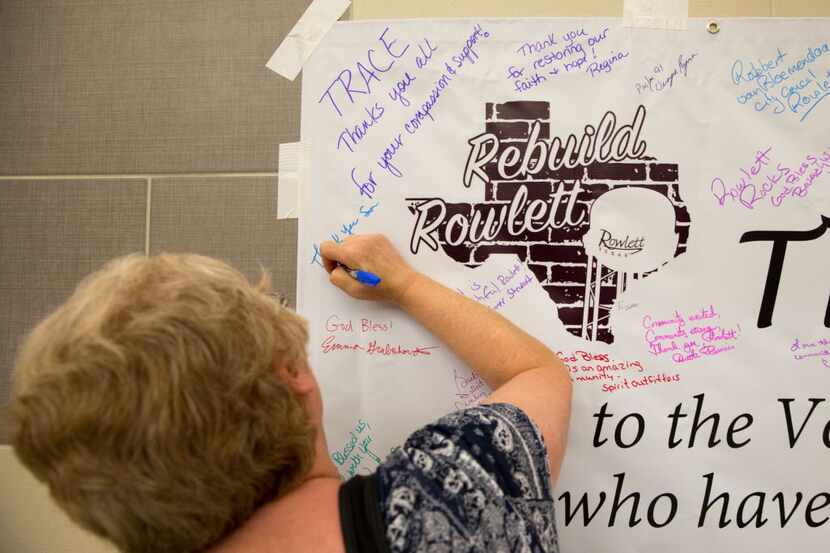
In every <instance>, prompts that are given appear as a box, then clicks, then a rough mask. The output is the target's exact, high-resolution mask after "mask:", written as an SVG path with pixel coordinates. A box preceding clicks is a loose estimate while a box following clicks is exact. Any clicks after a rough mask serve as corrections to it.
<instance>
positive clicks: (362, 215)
mask: <svg viewBox="0 0 830 553" xmlns="http://www.w3.org/2000/svg"><path fill="white" fill-rule="evenodd" d="M378 207H380V202H375V203H373V204H367V205H361V206H360V207H359V208H358V210H357V212H356V213H355V215H354V218H352V219H349V220H348V221H346V222H344V223H343V224H342V225H340V227H338V228H337V229H336V230H334V231H333V232H332V233H331V234H329V240H331V241H332V242H336V243H338V244H341V243H342V242H343V240H345V239H346V238H347V237H349V236H351V235H353V234H354V233H355V231H356V230H357V228H358V226H359V225H360V222H361V221H363V220H364V219H367V218H369V217H371V216H372V214H373V213H374V212H375V210H376V209H378ZM311 248H312V252H311V264H312V265H317V266H319V267H321V268H322V267H323V260H322V258H321V257H320V244H319V243H316V242H315V243H314V244H312V245H311Z"/></svg>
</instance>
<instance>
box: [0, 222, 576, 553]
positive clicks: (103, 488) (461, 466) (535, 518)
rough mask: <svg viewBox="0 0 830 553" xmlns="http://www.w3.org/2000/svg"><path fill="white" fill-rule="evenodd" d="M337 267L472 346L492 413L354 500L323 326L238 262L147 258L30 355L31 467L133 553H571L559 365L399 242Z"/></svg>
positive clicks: (342, 249)
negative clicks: (327, 415)
mask: <svg viewBox="0 0 830 553" xmlns="http://www.w3.org/2000/svg"><path fill="white" fill-rule="evenodd" d="M321 253H322V255H323V257H324V258H325V266H326V269H327V270H328V271H329V273H330V280H331V282H332V283H333V284H334V285H335V286H338V287H339V288H341V289H342V290H343V291H345V292H346V293H347V294H349V295H350V296H352V297H354V298H358V299H369V300H378V301H387V302H391V303H394V304H396V305H398V306H399V307H400V308H401V309H403V310H404V311H405V312H406V313H408V314H409V315H410V316H412V317H413V318H415V319H416V320H418V321H420V322H421V323H422V324H423V325H424V326H425V327H426V328H427V329H429V330H430V331H431V332H432V333H433V334H435V336H437V337H438V338H440V339H442V340H443V341H444V342H445V343H446V344H447V345H448V346H449V347H450V348H452V349H453V351H455V352H456V353H457V354H458V355H459V357H460V358H461V359H463V360H464V361H465V362H467V363H468V364H469V365H470V366H471V367H472V368H473V369H474V370H475V371H476V372H477V373H478V374H479V376H480V377H481V378H482V379H483V380H484V381H485V382H486V383H487V384H488V385H489V386H490V388H491V389H492V390H493V392H492V394H491V395H490V396H489V397H488V398H487V399H486V400H485V402H484V405H482V406H478V407H474V408H471V409H466V410H462V411H458V412H456V413H452V414H450V415H448V416H446V417H444V418H442V419H440V420H439V421H437V422H436V423H434V424H432V425H428V426H427V427H425V428H422V429H420V430H418V431H416V432H415V433H414V434H412V435H411V436H410V437H409V439H408V440H407V441H406V443H405V444H404V446H403V447H402V448H400V449H397V450H396V451H394V452H393V453H392V454H391V455H390V456H389V457H388V458H387V460H386V461H385V462H384V463H383V464H382V465H381V466H380V467H379V468H378V470H377V472H376V473H375V474H373V475H372V476H370V477H356V478H354V479H352V480H350V481H349V482H347V483H345V484H344V483H342V482H341V480H340V477H339V474H338V472H337V470H336V468H335V466H334V464H333V463H332V461H331V459H330V458H329V455H328V447H327V445H326V440H325V435H324V429H323V426H322V420H323V417H322V414H323V405H322V401H321V397H320V391H319V387H318V386H317V382H316V380H315V378H314V375H313V372H312V370H311V368H310V367H309V366H308V364H307V362H306V355H305V342H306V340H307V333H306V330H305V325H304V322H303V321H302V320H301V319H300V318H299V317H298V316H297V315H295V314H294V313H293V312H291V311H290V310H287V309H285V308H282V307H280V306H279V305H278V304H276V302H274V301H273V300H271V299H270V297H269V296H268V295H267V293H265V292H267V290H266V289H265V287H264V286H265V285H261V286H260V287H259V288H254V287H252V286H250V285H249V284H248V283H247V281H246V280H245V279H244V277H242V276H241V275H240V274H239V273H237V272H236V271H234V270H233V269H231V268H230V267H228V266H227V265H224V264H222V263H220V262H218V261H215V260H211V259H208V258H204V257H199V256H171V255H162V256H159V257H155V258H144V257H139V256H131V257H127V258H123V259H120V260H116V261H114V262H112V263H110V264H109V265H107V266H106V267H105V268H104V269H102V270H101V271H99V272H98V273H96V274H93V275H91V276H90V277H88V278H87V279H86V280H85V281H84V282H82V283H81V285H80V286H79V288H78V290H76V291H75V293H74V294H73V295H72V297H71V298H70V299H69V300H68V301H67V302H66V303H65V304H64V305H62V306H61V307H60V308H59V309H58V310H57V311H55V312H54V313H53V314H52V315H50V316H49V317H48V318H47V319H46V320H45V321H43V322H42V323H41V324H40V325H39V326H38V327H37V328H36V329H35V330H34V331H33V333H32V334H31V335H30V336H29V337H28V339H27V341H26V343H25V344H24V347H23V348H22V350H21V353H20V356H19V359H18V364H17V367H16V377H15V391H14V397H13V401H12V406H11V411H10V413H11V416H10V420H11V423H12V443H13V446H14V448H15V451H16V452H17V454H18V456H19V457H20V459H21V460H22V461H23V463H24V464H25V465H26V466H28V467H29V469H30V470H31V471H32V472H33V473H34V474H35V475H36V476H37V477H38V478H39V479H41V480H43V481H44V482H46V483H47V484H48V485H49V488H50V490H51V493H52V495H53V497H54V498H55V499H56V501H57V502H58V504H60V505H61V506H62V507H63V508H64V509H65V510H66V511H67V513H68V514H69V515H70V516H71V517H72V518H73V519H74V520H75V521H77V522H78V523H79V524H81V525H82V526H84V527H86V528H88V529H90V530H92V531H94V532H96V533H97V534H99V535H101V536H103V537H105V538H108V539H109V540H111V541H112V542H114V543H115V545H116V546H117V547H119V548H120V549H121V550H123V551H125V552H128V553H139V552H141V553H144V552H151V551H152V552H176V553H187V552H196V551H203V550H206V549H207V550H209V551H210V552H211V553H260V552H261V553H270V552H291V553H295V552H296V553H303V552H315V553H317V552H334V553H341V552H357V551H360V552H364V553H369V552H372V551H393V552H414V551H476V552H478V551H485V550H487V551H489V550H493V551H533V552H538V551H557V544H556V529H555V526H554V519H553V499H552V496H551V494H552V487H553V485H554V483H555V480H556V476H557V474H558V472H559V467H560V464H561V460H562V456H563V452H564V449H565V441H566V433H567V427H568V419H569V413H570V381H569V378H568V376H567V374H566V371H565V370H564V368H563V365H562V363H561V362H560V361H559V359H557V357H556V356H555V354H553V353H552V352H551V351H550V350H549V349H547V348H546V347H545V346H543V345H542V344H541V343H539V342H538V341H537V340H535V339H534V338H532V337H530V336H528V335H527V334H526V333H524V332H523V331H522V330H520V329H519V328H517V327H515V326H514V325H512V324H511V323H510V322H508V321H507V320H506V319H504V318H502V317H501V316H499V315H498V314H497V313H496V312H494V311H492V310H490V309H488V308H486V307H483V306H481V305H479V304H477V303H475V302H473V301H471V300H468V299H466V298H464V297H462V296H460V295H458V294H456V293H455V292H452V291H450V290H449V289H447V288H445V287H443V286H442V285H440V284H438V283H436V282H434V281H432V280H430V279H429V278H428V277H426V276H425V275H423V274H419V273H417V272H416V271H414V270H413V269H412V268H410V267H409V266H408V265H407V264H406V263H405V262H404V261H403V259H402V258H401V257H400V255H399V254H398V252H397V251H396V250H395V249H394V247H393V246H392V245H391V244H390V243H389V241H388V240H387V239H386V238H384V237H382V236H356V237H353V238H350V239H349V240H347V241H345V242H344V243H343V244H339V245H338V244H334V243H330V242H329V243H324V244H322V245H321ZM341 264H342V265H347V266H350V267H360V268H361V269H363V270H366V271H371V272H373V273H375V274H377V275H378V276H380V277H381V279H382V283H381V284H380V286H378V287H377V288H369V287H365V286H363V285H361V284H359V283H357V282H356V281H354V280H352V279H351V277H349V276H348V274H347V273H346V272H345V271H344V270H343V269H342V268H341V267H340V265H341Z"/></svg>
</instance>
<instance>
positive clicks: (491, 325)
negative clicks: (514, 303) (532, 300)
mask: <svg viewBox="0 0 830 553" xmlns="http://www.w3.org/2000/svg"><path fill="white" fill-rule="evenodd" d="M320 252H321V254H322V256H323V258H324V259H325V262H326V269H327V270H328V271H329V273H330V280H331V282H332V283H333V284H334V285H336V286H337V287H339V288H341V289H342V290H344V291H345V292H346V293H347V294H349V295H350V296H352V297H355V298H358V299H376V300H386V301H391V302H393V303H395V304H397V305H398V306H400V307H401V309H403V310H404V311H406V312H407V313H409V314H410V315H411V316H412V317H413V318H415V319H416V320H417V321H418V322H420V323H421V324H422V325H424V327H425V328H427V329H428V330H429V331H430V332H432V333H433V334H434V335H435V336H437V337H438V338H440V339H441V340H442V341H443V342H444V343H445V344H447V346H449V347H450V348H451V349H452V350H453V351H454V352H455V353H456V354H457V355H458V356H459V357H460V358H461V359H463V360H464V362H466V363H467V364H468V365H469V366H470V367H471V368H472V369H473V370H474V371H475V372H476V373H477V374H478V375H479V376H480V377H481V378H482V380H484V381H485V382H486V383H487V384H488V385H489V386H490V388H491V389H492V390H493V393H492V394H491V395H490V396H489V397H488V398H487V399H486V400H485V402H486V403H496V402H503V403H510V404H513V405H516V406H517V407H519V408H521V409H522V410H523V411H525V413H527V415H528V416H529V417H530V418H531V419H532V420H533V421H534V422H535V423H536V425H537V426H539V429H540V430H541V432H542V435H543V437H544V439H545V442H546V445H547V447H548V455H549V457H550V463H551V475H552V478H553V480H554V481H555V480H556V476H557V475H558V473H559V466H560V464H561V461H562V457H563V455H564V450H565V443H566V438H567V431H568V422H569V418H570V405H571V382H570V378H569V376H568V373H567V370H566V369H565V366H564V365H563V363H562V361H561V360H560V359H559V358H558V357H557V356H556V354H555V353H553V352H552V351H551V350H550V349H548V348H547V347H546V346H545V345H543V344H542V343H541V342H539V341H538V340H537V339H535V338H533V337H532V336H530V335H529V334H527V333H526V332H525V331H523V330H522V329H521V328H519V327H517V326H516V325H514V324H513V323H511V322H510V321H508V320H507V319H505V318H504V317H502V316H501V315H500V314H498V313H497V312H496V311H494V310H492V309H490V308H488V307H485V306H483V305H481V304H479V303H477V302H475V301H473V300H470V299H468V298H466V297H464V296H462V295H461V294H458V293H456V292H454V291H452V290H450V289H449V288H447V287H445V286H443V285H441V284H440V283H438V282H435V281H434V280H432V279H430V278H429V277H427V276H426V275H423V274H421V273H418V272H416V271H415V270H414V269H412V268H411V267H410V266H409V265H408V264H407V263H406V262H405V261H404V260H403V259H402V258H401V256H400V254H398V252H397V250H395V248H394V246H393V245H392V244H391V243H390V242H389V240H388V239H386V237H384V236H381V235H361V236H354V237H350V238H349V239H347V240H346V241H344V242H343V243H342V244H335V243H333V242H324V243H323V244H321V246H320ZM338 263H342V264H343V265H347V266H349V267H351V268H360V269H362V270H364V271H371V272H373V273H375V274H377V275H378V276H379V277H380V278H381V279H382V282H381V284H380V285H379V286H378V287H377V288H372V287H369V286H365V285H362V284H360V283H358V282H356V281H355V280H354V279H352V278H351V277H350V276H349V275H348V274H347V273H346V272H345V271H344V270H343V269H342V268H341V267H339V266H338Z"/></svg>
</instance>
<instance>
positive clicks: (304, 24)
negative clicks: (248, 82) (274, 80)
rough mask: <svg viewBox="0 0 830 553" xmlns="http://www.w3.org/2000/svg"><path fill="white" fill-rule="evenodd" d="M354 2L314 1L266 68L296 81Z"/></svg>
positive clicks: (342, 0)
mask: <svg viewBox="0 0 830 553" xmlns="http://www.w3.org/2000/svg"><path fill="white" fill-rule="evenodd" d="M350 4H351V0H314V1H313V2H312V3H311V5H310V6H309V7H308V9H307V10H306V11H305V13H304V14H303V15H302V17H300V20H299V21H297V24H296V25H294V28H293V29H291V31H290V32H289V33H288V35H287V36H286V37H285V40H283V41H282V44H280V45H279V47H278V48H277V49H276V51H275V52H274V54H273V55H272V56H271V59H269V60H268V63H267V64H265V66H266V67H267V68H268V69H270V70H271V71H274V72H275V73H278V74H280V75H282V76H283V77H285V78H286V79H290V80H292V81H293V80H294V79H296V78H297V75H298V74H299V73H300V70H301V69H302V68H303V64H304V63H305V62H306V61H308V58H310V57H311V54H312V53H313V52H314V50H315V49H316V48H317V46H318V45H319V44H320V41H322V40H323V37H324V36H325V35H326V33H327V32H328V31H329V29H331V26H332V25H334V23H335V22H336V21H337V20H338V19H339V18H340V16H341V15H343V13H344V12H345V11H346V9H347V8H348V7H349V5H350Z"/></svg>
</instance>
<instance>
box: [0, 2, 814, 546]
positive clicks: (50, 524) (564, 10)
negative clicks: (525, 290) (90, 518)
mask: <svg viewBox="0 0 830 553" xmlns="http://www.w3.org/2000/svg"><path fill="white" fill-rule="evenodd" d="M622 5H623V2H622V0H569V1H565V2H551V1H550V0H533V1H514V2H509V3H507V2H503V0H454V1H453V2H447V1H446V0H421V1H419V2H412V3H409V2H402V1H398V0H394V1H390V0H354V3H353V10H352V14H353V17H354V18H355V19H373V18H404V17H454V16H465V15H486V16H539V15H548V16H597V15H602V16H620V15H621V14H622ZM689 15H690V16H693V17H705V16H710V15H712V16H770V15H773V16H788V17H797V16H811V15H812V16H818V15H821V16H830V2H828V1H826V0H690V2H689ZM263 63H265V60H264V59H263ZM274 147H276V144H275V145H274ZM0 494H2V495H0V497H2V499H0V553H104V552H112V549H111V548H110V547H109V546H108V545H106V544H104V543H102V542H101V541H99V540H97V539H95V538H94V537H92V536H90V535H89V534H86V533H85V532H83V531H81V530H80V529H78V528H76V527H75V526H73V525H72V523H71V522H70V521H69V519H68V518H67V517H66V516H65V515H63V513H61V512H60V511H59V510H58V509H57V508H56V507H55V506H54V504H53V503H52V501H51V500H50V499H49V495H48V493H47V491H46V489H45V488H44V487H43V486H42V485H40V484H39V483H37V482H36V481H35V480H34V479H33V478H32V477H31V476H29V474H28V473H27V472H26V471H25V470H24V469H23V468H22V467H21V466H20V465H19V464H18V463H17V461H16V459H15V458H14V455H13V454H12V451H11V449H10V448H9V447H7V446H0Z"/></svg>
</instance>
